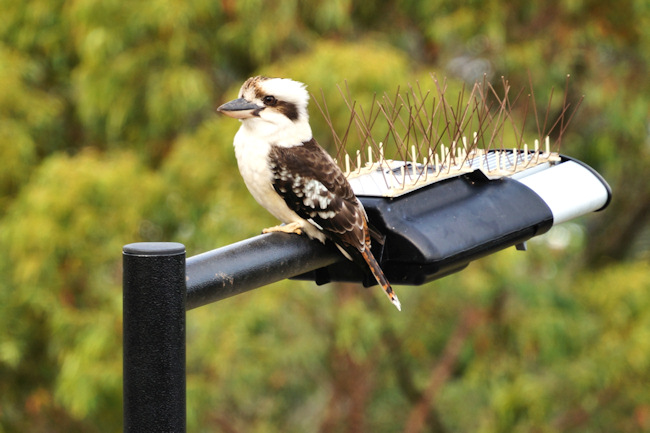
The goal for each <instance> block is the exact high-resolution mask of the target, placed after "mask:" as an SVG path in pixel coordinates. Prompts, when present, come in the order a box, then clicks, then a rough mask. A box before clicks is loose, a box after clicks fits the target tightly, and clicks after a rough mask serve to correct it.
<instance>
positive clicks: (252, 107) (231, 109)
mask: <svg viewBox="0 0 650 433" xmlns="http://www.w3.org/2000/svg"><path fill="white" fill-rule="evenodd" d="M262 108H264V107H260V106H259V105H257V104H253V103H252V102H248V101H247V100H246V99H244V98H238V99H233V100H232V101H230V102H226V103H225V104H223V105H222V106H221V107H219V108H217V111H219V112H221V113H223V114H225V115H226V116H229V117H233V118H235V119H248V118H249V117H255V116H257V115H258V113H259V110H260V109H262Z"/></svg>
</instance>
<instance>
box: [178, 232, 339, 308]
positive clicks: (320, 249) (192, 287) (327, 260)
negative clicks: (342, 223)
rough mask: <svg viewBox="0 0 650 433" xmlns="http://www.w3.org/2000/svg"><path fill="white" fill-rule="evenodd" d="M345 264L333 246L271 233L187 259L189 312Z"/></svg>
mask: <svg viewBox="0 0 650 433" xmlns="http://www.w3.org/2000/svg"><path fill="white" fill-rule="evenodd" d="M339 260H345V258H343V256H342V255H341V253H340V252H339V251H338V250H337V249H336V247H335V246H334V245H333V244H330V243H327V244H325V245H323V244H321V243H320V242H318V241H313V240H309V239H308V238H307V236H296V235H293V234H284V233H270V234H265V235H260V236H256V237H254V238H250V239H245V240H243V241H240V242H236V243H234V244H231V245H227V246H225V247H221V248H218V249H216V250H212V251H208V252H205V253H203V254H199V255H196V256H192V257H189V258H188V259H187V309H188V310H191V309H193V308H196V307H200V306H202V305H206V304H209V303H211V302H216V301H219V300H221V299H224V298H228V297H230V296H235V295H238V294H240V293H243V292H246V291H248V290H252V289H256V288H258V287H262V286H265V285H267V284H271V283H274V282H276V281H280V280H283V279H285V278H291V277H295V276H296V275H300V274H303V273H305V272H309V271H313V270H315V269H318V268H322V267H324V266H327V265H331V264H332V263H336V262H337V261H339Z"/></svg>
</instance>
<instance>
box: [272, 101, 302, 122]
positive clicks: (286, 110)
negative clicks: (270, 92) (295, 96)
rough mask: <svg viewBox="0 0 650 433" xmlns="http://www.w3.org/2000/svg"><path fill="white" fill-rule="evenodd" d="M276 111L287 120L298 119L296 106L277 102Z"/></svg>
mask: <svg viewBox="0 0 650 433" xmlns="http://www.w3.org/2000/svg"><path fill="white" fill-rule="evenodd" d="M276 110H278V111H279V112H280V113H282V114H284V115H285V116H287V117H288V118H289V120H296V119H298V107H296V104H293V103H291V102H286V101H277V105H276Z"/></svg>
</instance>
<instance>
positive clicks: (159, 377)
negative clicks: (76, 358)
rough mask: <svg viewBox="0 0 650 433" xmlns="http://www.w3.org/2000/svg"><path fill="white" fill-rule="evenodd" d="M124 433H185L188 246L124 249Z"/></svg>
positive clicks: (163, 244) (161, 244)
mask: <svg viewBox="0 0 650 433" xmlns="http://www.w3.org/2000/svg"><path fill="white" fill-rule="evenodd" d="M123 263H124V280H123V284H124V289H123V290H124V293H123V306H124V311H123V320H124V325H123V326H124V337H123V344H124V358H123V360H124V432H127V433H128V432H137V433H147V432H174V433H184V432H185V431H186V408H185V392H186V391H185V390H186V388H185V299H186V290H185V246H184V245H183V244H179V243H173V242H150V243H135V244H129V245H125V246H124V249H123Z"/></svg>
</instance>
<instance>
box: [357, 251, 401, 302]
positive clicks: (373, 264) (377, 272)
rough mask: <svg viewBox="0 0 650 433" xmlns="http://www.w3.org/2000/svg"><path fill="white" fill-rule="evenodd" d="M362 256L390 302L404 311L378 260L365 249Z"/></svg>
mask: <svg viewBox="0 0 650 433" xmlns="http://www.w3.org/2000/svg"><path fill="white" fill-rule="evenodd" d="M361 255H362V256H363V259H364V260H365V261H366V263H368V267H369V268H370V271H371V272H372V275H374V277H375V279H376V280H377V282H378V283H379V285H380V286H381V287H382V288H383V289H384V292H386V296H388V299H390V302H392V303H393V305H395V307H396V308H397V309H398V310H399V311H402V304H401V303H400V302H399V299H397V295H396V294H395V292H394V291H393V288H392V287H391V285H390V283H389V282H388V280H387V279H386V276H385V275H384V271H382V270H381V267H380V266H379V263H377V260H376V259H375V256H373V255H372V252H371V251H370V249H369V248H364V250H363V251H361Z"/></svg>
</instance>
